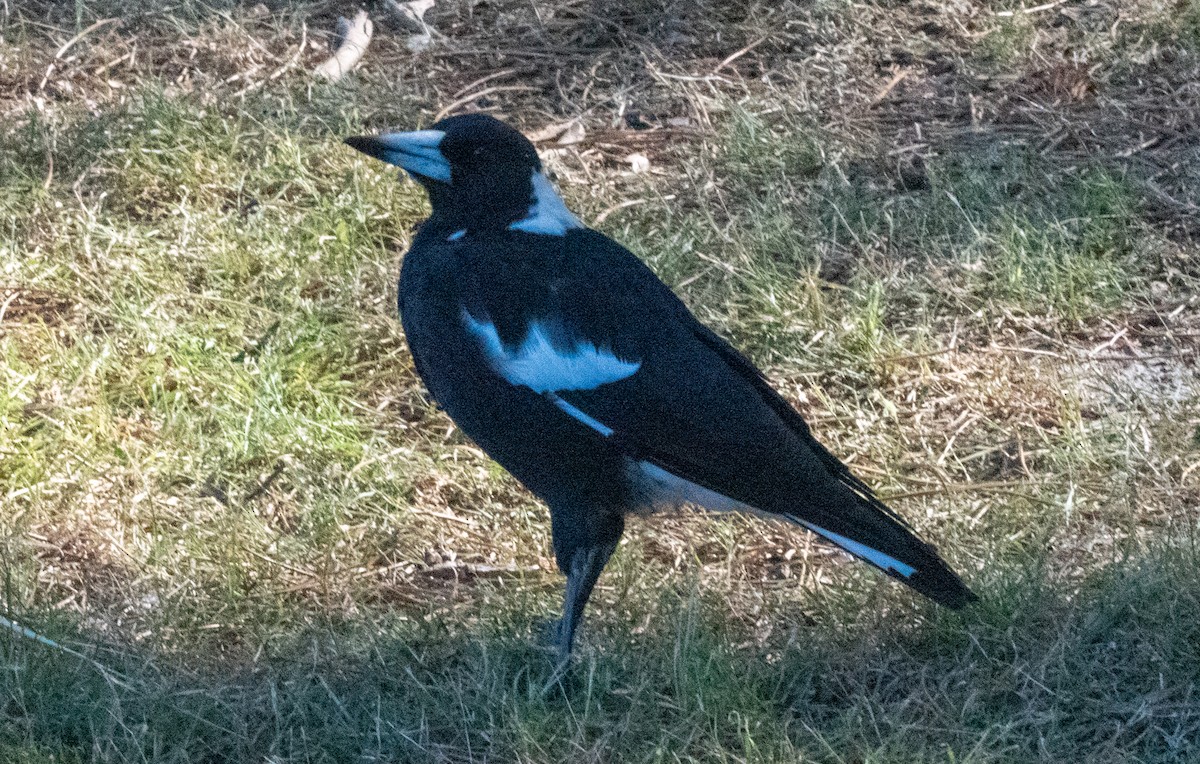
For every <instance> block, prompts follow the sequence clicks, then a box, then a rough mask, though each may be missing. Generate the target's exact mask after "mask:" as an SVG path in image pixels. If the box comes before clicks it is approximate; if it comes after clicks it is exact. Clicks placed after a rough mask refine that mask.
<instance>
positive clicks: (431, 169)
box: [346, 130, 450, 183]
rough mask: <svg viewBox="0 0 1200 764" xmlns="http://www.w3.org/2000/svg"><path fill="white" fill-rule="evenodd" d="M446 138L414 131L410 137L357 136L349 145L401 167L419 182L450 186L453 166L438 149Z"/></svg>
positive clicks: (441, 134) (407, 135) (394, 134)
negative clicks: (428, 179)
mask: <svg viewBox="0 0 1200 764" xmlns="http://www.w3.org/2000/svg"><path fill="white" fill-rule="evenodd" d="M445 137H446V134H445V133H444V132H442V131H441V130H414V131H412V132H410V133H387V134H386V135H355V136H351V137H350V138H347V139H346V143H347V144H348V145H350V146H352V147H354V148H356V149H358V150H359V151H361V152H362V153H364V154H367V155H368V156H373V157H375V158H376V159H381V160H383V161H384V162H387V163H388V164H394V165H396V166H397V167H402V168H404V169H405V170H407V171H408V172H409V173H411V174H412V175H415V176H419V178H418V180H419V179H420V178H432V179H433V180H440V181H442V182H443V183H449V182H450V163H449V162H448V161H446V157H444V156H443V155H442V152H441V150H440V149H439V148H438V146H439V145H440V144H441V142H442V139H443V138H445Z"/></svg>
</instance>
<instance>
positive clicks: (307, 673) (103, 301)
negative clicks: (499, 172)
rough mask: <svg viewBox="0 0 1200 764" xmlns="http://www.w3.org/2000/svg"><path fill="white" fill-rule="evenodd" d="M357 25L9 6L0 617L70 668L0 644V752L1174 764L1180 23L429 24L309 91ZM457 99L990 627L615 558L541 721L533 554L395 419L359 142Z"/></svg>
mask: <svg viewBox="0 0 1200 764" xmlns="http://www.w3.org/2000/svg"><path fill="white" fill-rule="evenodd" d="M351 10H352V9H351V7H350V6H343V5H340V4H336V3H316V2H314V3H300V4H296V5H256V6H252V7H246V6H237V7H234V6H228V7H226V6H209V5H203V4H197V3H191V2H188V1H186V0H185V2H182V3H180V4H178V5H175V6H172V7H170V8H169V9H163V8H161V7H159V6H157V5H156V4H151V3H142V4H108V3H106V2H104V1H103V0H96V1H95V2H77V3H75V4H73V5H68V4H59V3H49V2H47V3H37V2H27V3H11V2H10V3H8V4H0V212H2V214H0V380H2V381H0V496H3V506H4V510H3V512H2V513H0V545H2V546H0V561H2V564H0V570H2V572H3V583H4V611H3V616H4V618H6V619H8V620H11V621H15V622H17V623H19V624H24V625H25V626H27V627H31V628H33V629H35V630H36V632H37V634H39V635H41V636H42V637H44V638H49V639H50V640H51V644H47V643H45V642H44V641H38V640H37V639H34V638H31V637H30V635H29V634H28V633H17V632H13V634H12V635H11V636H9V637H0V656H3V660H2V661H0V759H3V760H6V761H17V762H44V761H113V762H125V761H155V762H158V761H163V762H167V761H171V762H200V761H208V762H213V761H271V762H284V761H359V762H361V761H412V760H429V761H475V760H499V761H510V760H516V761H564V760H571V761H575V760H589V761H590V760H595V761H609V760H622V761H624V760H644V761H676V760H679V761H682V760H703V761H710V760H711V761H751V760H753V761H760V760H761V761H775V760H779V761H795V760H816V761H830V762H835V761H843V762H844V761H862V762H868V761H870V762H901V761H935V760H946V761H955V762H961V761H971V762H1007V761H1014V762H1015V761H1076V760H1087V761H1113V762H1117V761H1122V762H1124V761H1147V762H1170V761H1188V760H1194V759H1195V757H1196V756H1197V755H1198V749H1197V747H1196V742H1195V741H1196V740H1197V739H1200V701H1198V700H1197V698H1196V691H1197V685H1198V684H1200V671H1198V670H1197V668H1196V667H1197V666H1198V665H1200V654H1198V653H1197V650H1198V647H1197V646H1198V645H1200V634H1198V633H1197V627H1196V624H1197V623H1200V600H1198V599H1197V595H1196V592H1197V591H1200V589H1198V587H1197V585H1198V584H1200V581H1197V571H1198V570H1200V560H1198V559H1197V553H1196V526H1197V523H1196V511H1195V507H1196V506H1197V503H1198V501H1200V455H1198V448H1200V398H1198V395H1200V379H1198V375H1197V371H1196V357H1197V353H1196V337H1197V335H1198V334H1200V300H1198V299H1197V297H1196V294H1197V291H1196V290H1197V286H1198V280H1200V268H1198V267H1197V251H1198V250H1197V244H1196V241H1195V236H1196V234H1197V230H1196V220H1198V219H1200V216H1197V215H1196V212H1197V204H1198V203H1200V196H1198V193H1197V188H1200V183H1198V182H1197V181H1198V180H1200V152H1198V151H1197V149H1196V147H1195V145H1194V144H1195V141H1194V140H1192V135H1193V133H1194V127H1193V126H1194V125H1195V124H1197V123H1200V90H1198V89H1197V88H1196V85H1195V83H1196V82H1197V81H1198V79H1200V78H1198V77H1197V75H1198V74H1200V6H1197V5H1196V3H1195V2H1185V3H1182V4H1177V5H1176V6H1172V7H1170V8H1167V7H1164V6H1162V4H1158V3H1151V2H1137V3H1115V2H1104V1H1102V2H1097V3H1092V2H1087V3H1085V2H1075V0H1069V1H1068V2H1061V3H1056V4H1047V7H1044V8H1042V7H1040V6H1039V7H1038V8H1029V9H1028V10H1025V9H1024V8H1023V7H1022V6H1021V5H1020V4H1017V3H1007V2H969V1H966V0H953V1H949V0H948V1H947V2H911V3H909V2H883V1H882V0H881V1H880V2H875V3H861V2H849V1H846V2H818V3H783V4H770V3H752V4H749V5H746V6H737V7H735V6H734V5H730V4H719V3H708V2H703V1H702V0H638V1H637V2H609V0H562V1H560V2H555V3H552V4H543V3H510V2H493V3H476V4H468V3H448V2H443V3H442V4H441V5H439V6H438V7H437V8H435V9H434V10H433V11H431V12H430V14H429V16H428V19H429V21H430V22H431V24H432V25H433V27H434V28H435V29H436V31H437V33H438V34H437V35H435V44H434V46H433V47H431V48H430V49H428V50H426V51H424V52H421V53H417V54H414V53H411V52H410V51H408V50H407V49H406V47H405V45H404V40H405V34H406V33H405V32H404V31H403V30H401V29H400V28H399V27H398V26H395V25H394V24H392V23H391V22H389V21H388V20H387V16H386V13H384V12H383V11H382V10H380V11H379V12H378V13H376V14H375V16H376V20H377V27H378V29H377V33H376V37H375V40H374V41H373V42H372V45H371V48H370V50H369V52H368V54H367V56H366V59H365V61H364V65H363V67H362V68H361V69H360V70H359V71H358V72H356V73H355V74H354V75H352V76H351V77H348V78H347V79H346V80H344V81H342V82H341V83H338V84H336V85H328V84H325V83H318V82H315V81H313V79H312V78H311V76H310V74H309V73H310V72H311V70H312V69H313V67H314V66H315V65H316V64H317V63H318V62H319V61H321V60H322V59H323V58H324V57H325V56H326V55H327V50H326V48H325V40H326V38H327V36H328V34H329V30H331V29H332V28H333V27H334V19H335V17H336V16H337V15H338V13H349V12H350V11H351ZM447 107H452V108H454V109H458V110H475V109H485V110H489V111H492V112H494V113H496V114H498V115H500V116H503V117H505V118H507V119H510V120H512V121H514V122H515V123H517V124H518V125H520V126H521V127H522V128H523V129H525V130H526V131H527V132H529V133H535V132H538V131H543V132H544V133H545V134H546V137H545V139H544V140H543V141H542V142H541V149H542V152H543V156H544V157H546V159H547V161H548V163H549V164H550V166H551V167H552V169H553V170H554V172H555V173H556V175H557V177H558V179H559V182H560V185H561V186H562V188H563V191H564V194H565V195H566V196H567V197H568V199H569V200H570V202H571V203H572V205H573V206H574V207H576V208H577V209H579V210H580V212H581V214H582V216H583V217H584V218H585V219H587V220H591V221H599V222H597V225H598V226H599V227H600V228H602V230H604V231H605V232H607V233H609V234H611V235H613V236H615V237H617V238H619V239H620V240H622V241H623V242H625V243H627V244H628V245H629V246H631V248H633V249H634V250H635V251H636V252H637V253H638V254H640V255H641V256H643V257H644V258H645V259H646V260H647V261H648V262H649V263H650V264H651V265H652V266H653V267H654V268H655V269H656V270H657V272H658V273H660V274H661V275H662V276H663V278H664V279H666V280H667V281H668V282H669V283H671V284H673V285H674V286H675V287H676V288H677V290H678V291H679V292H680V294H681V295H682V296H683V297H684V298H685V299H686V300H687V301H688V302H689V304H690V305H691V306H692V307H693V308H694V309H695V310H696V312H697V313H698V314H699V315H700V316H702V317H703V318H704V319H705V320H706V321H708V322H709V323H711V324H712V325H714V326H716V327H719V328H720V329H721V331H722V332H723V333H724V334H726V335H727V336H729V337H730V338H731V339H733V340H734V341H735V343H736V344H738V345H739V346H740V347H743V348H745V349H746V350H747V352H749V353H750V354H751V355H752V356H753V357H754V358H755V360H756V361H757V362H758V363H760V365H762V366H763V367H764V368H766V369H767V370H768V371H769V373H770V375H771V377H772V379H773V380H774V381H775V382H776V384H777V385H778V386H779V388H780V389H781V390H783V391H784V392H785V394H786V395H788V397H789V398H791V399H792V400H794V401H795V402H796V404H797V405H798V406H799V407H800V408H801V410H802V411H804V412H805V414H806V416H807V417H808V419H809V421H810V422H812V423H813V426H814V428H815V429H816V430H817V432H818V434H819V436H820V437H821V439H822V440H823V441H825V442H826V443H828V444H829V445H830V446H831V447H832V448H833V450H834V451H835V452H836V453H838V454H840V455H842V456H843V457H845V458H847V460H848V461H850V462H851V463H852V465H853V466H854V468H855V470H856V471H857V472H858V473H860V474H861V475H863V476H864V477H865V478H867V479H868V480H869V481H870V482H872V483H873V484H874V485H876V486H878V487H879V489H880V490H881V492H882V493H884V494H885V495H886V496H889V497H891V498H892V501H893V503H894V504H895V505H896V506H897V507H898V508H899V509H900V510H901V511H902V512H903V513H904V514H905V515H906V516H908V517H910V518H912V519H913V521H914V523H915V524H916V525H918V526H919V527H921V528H922V529H923V530H924V531H926V532H927V533H928V535H929V536H930V537H931V538H933V539H935V540H936V541H937V542H938V544H939V546H940V548H941V549H942V550H943V551H944V552H945V553H946V554H947V556H948V557H949V558H950V559H952V560H953V561H954V563H955V564H956V566H957V567H959V568H960V569H961V570H963V571H964V572H965V574H966V577H967V578H968V579H969V580H970V581H971V583H972V585H973V586H974V587H975V589H976V590H977V591H979V593H980V594H981V595H982V596H983V602H982V603H981V604H980V605H979V606H977V607H975V608H973V609H971V610H969V611H967V612H966V613H964V614H962V615H955V614H949V613H945V612H940V611H938V610H936V609H934V608H933V607H932V606H930V605H928V604H925V603H920V602H917V601H915V599H913V598H912V597H911V596H910V595H908V594H907V593H906V592H903V591H900V590H899V589H898V588H897V587H895V586H893V585H892V584H890V583H889V582H886V581H882V580H880V578H879V577H877V576H875V575H873V574H872V573H871V572H870V571H867V570H864V569H863V568H862V566H854V565H847V564H844V563H845V562H846V560H845V558H844V557H843V556H842V555H840V554H839V553H836V552H835V551H833V550H830V549H828V548H827V547H824V546H822V545H819V544H816V543H814V542H813V541H812V540H811V539H810V538H809V537H807V536H806V535H805V534H803V533H800V532H798V531H796V530H793V529H791V528H786V527H783V526H778V525H771V524H766V523H762V522H760V521H756V520H747V519H741V518H719V519H715V520H714V519H713V518H711V517H704V516H699V515H691V514H683V515H680V516H675V517H666V518H663V517H658V518H653V519H651V520H647V521H635V522H633V523H631V525H632V527H631V529H630V532H629V533H628V534H627V539H626V541H625V543H624V544H623V546H622V549H621V551H620V552H619V553H618V556H617V558H616V559H615V560H614V563H613V565H612V566H611V568H610V570H609V571H608V572H607V573H606V575H605V577H604V579H602V581H601V586H600V588H599V589H598V591H597V594H596V601H595V604H594V606H593V608H592V609H591V611H590V614H589V620H588V623H587V626H586V627H585V629H586V634H585V636H584V649H583V655H582V659H581V662H580V665H579V667H578V671H577V672H576V674H575V675H574V676H573V677H572V680H571V682H570V683H569V686H568V687H566V688H565V689H564V692H563V694H561V695H559V696H555V697H551V698H542V697H540V696H539V694H538V692H537V690H538V688H540V687H541V685H542V683H543V682H544V681H545V678H546V676H547V675H548V672H549V670H550V660H549V657H548V656H547V655H546V654H545V653H544V652H543V651H542V650H541V649H540V648H539V647H538V641H537V637H536V634H535V633H534V632H535V631H536V629H534V628H531V623H532V622H533V621H535V620H537V619H539V618H544V617H547V616H549V615H550V614H551V613H552V612H553V611H554V609H555V608H556V607H557V604H558V596H559V587H560V583H561V582H560V580H559V578H558V576H557V574H556V573H555V572H554V565H553V561H552V559H551V558H550V556H549V555H550V545H549V537H548V523H547V517H546V514H545V512H544V510H543V509H542V508H541V507H539V506H538V505H537V503H536V502H535V501H534V500H533V499H532V497H530V496H529V495H528V494H527V493H525V492H524V491H523V490H522V489H521V488H520V487H519V486H518V485H516V484H515V482H514V481H513V480H512V479H511V478H509V477H507V476H506V475H504V474H503V473H502V472H501V471H500V470H499V469H498V468H497V467H496V466H495V465H494V464H492V463H491V462H490V461H489V460H487V458H486V457H485V456H484V455H483V454H482V453H481V452H480V451H479V450H478V449H477V448H475V447H474V446H473V445H472V444H471V443H469V442H468V441H466V440H465V439H463V438H462V436H461V435H460V434H459V433H457V432H456V431H455V430H454V429H453V427H452V425H451V424H450V423H449V421H448V420H447V419H446V418H445V417H444V415H442V414H441V413H439V412H438V411H437V410H436V409H435V408H434V407H432V406H431V405H430V404H429V402H428V401H427V400H426V399H425V398H424V396H423V394H422V391H421V390H420V386H419V384H418V383H417V381H416V378H415V376H414V374H413V371H412V368H411V362H410V360H409V357H408V354H407V350H406V348H405V346H404V343H403V337H402V335H401V333H400V331H399V327H398V322H396V320H395V317H394V307H393V306H394V304H395V300H394V291H393V290H394V279H395V275H396V270H397V268H396V266H397V262H398V259H399V257H400V253H401V252H402V251H403V250H404V248H405V247H406V246H407V244H408V241H409V238H410V233H411V229H412V226H413V224H414V223H415V222H416V221H418V220H420V219H421V217H423V215H424V214H425V213H424V210H425V207H424V200H423V199H422V197H421V195H420V193H419V192H418V191H417V190H416V189H415V188H414V187H412V186H411V184H408V183H404V182H400V181H399V180H398V179H397V178H396V177H395V176H394V175H393V174H391V173H385V172H381V171H380V169H379V168H378V167H375V166H373V165H372V164H370V163H368V162H365V161H362V160H360V159H358V158H357V157H355V156H353V155H352V152H350V151H348V150H346V149H343V148H342V147H340V145H339V139H340V137H341V136H343V135H346V134H349V133H353V132H361V131H369V130H378V129H384V128H387V127H412V126H416V125H420V124H427V123H428V122H430V121H431V120H432V119H433V118H434V117H435V116H436V115H437V114H438V113H440V112H443V111H445V110H446V109H447ZM570 120H579V122H580V123H581V124H582V126H583V127H584V132H583V135H582V137H580V136H579V135H578V134H576V135H575V136H574V138H575V139H577V140H573V141H565V142H560V140H559V134H558V133H561V130H559V131H554V130H547V129H546V128H548V127H550V126H554V125H559V126H560V127H561V126H562V125H563V123H565V122H567V121H570ZM631 155H640V156H641V157H644V158H645V160H648V166H647V165H646V164H644V163H643V162H642V160H640V159H639V160H633V159H631ZM64 648H65V649H64ZM81 655H82V656H83V657H81Z"/></svg>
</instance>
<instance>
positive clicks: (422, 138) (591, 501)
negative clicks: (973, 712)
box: [346, 114, 975, 659]
mask: <svg viewBox="0 0 1200 764" xmlns="http://www.w3.org/2000/svg"><path fill="white" fill-rule="evenodd" d="M346 143H348V144H349V145H350V146H353V147H354V148H356V149H358V150H359V151H362V152H363V153H366V154H368V155H370V156H372V157H375V158H377V159H381V160H383V161H384V162H388V163H389V164H393V165H397V166H399V167H402V168H403V169H404V170H406V171H407V172H408V173H409V175H411V176H412V177H413V178H414V179H415V180H416V181H417V182H418V183H420V184H421V185H422V186H424V188H425V190H426V192H428V194H429V200H430V203H431V204H432V207H433V214H432V215H431V216H430V218H429V220H428V221H426V223H425V224H424V225H423V226H422V227H421V229H420V232H419V233H418V234H417V236H416V238H415V240H414V241H413V243H412V248H411V249H409V251H408V253H407V254H406V255H405V257H404V263H403V266H402V268H401V273H400V291H399V295H400V315H401V320H402V322H403V324H404V332H405V334H406V335H407V338H408V344H409V347H410V348H411V350H412V355H413V361H414V363H415V365H416V369H417V373H418V374H419V375H420V377H421V379H422V380H423V381H424V383H425V385H426V386H427V388H428V389H429V392H430V394H431V395H432V396H433V398H434V399H435V400H436V401H437V403H438V404H439V405H440V406H441V407H442V408H443V409H445V411H446V412H447V413H448V414H449V415H450V417H451V418H452V419H453V420H454V421H455V422H456V423H457V424H458V426H459V427H460V428H461V429H462V430H463V432H465V433H466V434H467V435H468V436H470V437H471V438H472V439H474V440H475V441H476V442H477V443H478V444H479V445H480V446H482V447H483V449H484V450H485V451H486V452H487V453H488V454H489V455H491V457H492V458H494V459H495V460H496V461H497V462H499V463H500V464H501V465H502V466H503V467H504V468H505V469H507V470H508V471H509V472H511V473H512V474H513V475H515V476H516V478H517V479H518V480H520V481H521V482H522V483H523V484H525V486H526V487H528V488H529V490H531V491H532V492H533V493H534V494H536V495H537V496H538V497H540V498H541V499H542V500H543V501H545V502H546V504H547V505H549V507H550V515H551V521H552V535H553V542H554V555H555V558H556V560H557V561H558V566H559V568H560V569H561V570H562V571H563V573H565V574H566V576H567V589H566V601H565V603H564V608H563V617H562V620H561V621H560V622H559V625H558V632H557V642H558V647H559V649H560V651H561V653H562V655H563V657H564V659H565V658H566V657H567V656H568V655H569V654H570V651H571V646H572V644H573V641H574V636H575V630H576V627H577V626H578V625H579V621H580V618H581V616H582V613H583V609H584V606H585V605H586V604H587V601H588V597H589V596H590V595H591V593H592V587H593V586H594V585H595V584H596V579H597V577H598V576H599V575H600V571H601V570H602V569H603V568H604V566H605V564H606V563H607V562H608V559H609V557H610V556H611V555H612V553H613V550H614V549H616V546H617V541H618V540H619V539H620V538H621V533H622V531H623V530H624V528H625V516H626V515H627V514H630V513H636V512H642V511H646V510H651V509H655V508H660V507H664V506H672V505H680V504H685V503H691V504H696V505H699V506H701V507H705V508H708V509H712V510H721V511H724V510H740V511H746V512H753V513H756V514H759V515H765V516H767V517H772V518H779V519H782V520H787V521H790V522H792V523H795V524H797V525H800V526H802V527H804V528H807V529H808V530H809V531H812V532H813V533H815V534H817V535H818V536H821V537H822V538H824V539H825V540H827V541H829V542H832V543H833V544H836V545H837V546H839V547H841V548H842V549H844V550H846V551H847V552H849V553H851V554H852V555H855V556H856V557H859V558H861V559H863V560H865V561H866V562H868V563H870V564H871V565H874V566H875V567H877V568H879V569H880V570H882V571H883V572H884V573H886V574H887V575H889V576H891V577H892V578H895V579H898V580H900V581H902V582H903V583H905V584H908V585H909V586H911V587H912V588H914V589H916V590H917V591H918V592H920V593H922V594H924V595H926V596H928V597H930V598H931V599H933V600H935V601H936V602H939V603H941V604H943V605H946V606H948V607H951V608H961V607H963V606H964V605H966V604H967V603H968V602H970V601H972V600H973V599H975V595H973V594H972V593H971V591H970V590H969V589H968V588H967V587H966V586H965V585H964V584H963V582H962V581H961V580H960V579H959V577H958V576H957V575H955V573H954V572H953V571H952V570H950V568H949V567H948V566H947V565H946V563H945V562H943V561H942V559H941V558H940V557H939V556H938V554H937V552H936V551H935V550H934V548H933V547H932V546H930V545H929V544H927V543H925V542H924V541H922V540H921V539H920V538H918V537H917V535H916V534H915V533H914V532H913V530H912V529H911V528H910V527H909V526H908V525H907V524H906V523H905V522H904V521H903V520H902V519H901V518H900V517H899V516H898V515H897V514H896V513H895V512H893V511H892V510H891V509H889V508H888V507H887V506H886V505H884V503H883V502H881V501H880V500H879V499H878V498H876V496H875V494H874V493H872V491H871V489H870V488H868V487H867V485H866V484H864V483H863V482H862V481H861V480H859V479H858V478H857V477H855V476H854V475H852V474H851V473H850V471H849V469H847V467H846V466H845V465H844V464H842V463H841V462H840V461H838V459H837V458H836V457H835V456H833V455H832V454H831V453H829V451H827V450H825V448H824V447H823V446H822V445H821V444H820V443H818V442H817V441H816V440H815V439H814V438H813V436H812V433H811V432H810V431H809V428H808V425H807V424H805V422H804V420H803V419H802V418H801V417H800V415H799V414H798V413H797V412H796V411H795V410H794V409H793V408H792V407H791V406H790V405H789V404H788V402H787V401H786V400H784V399H783V398H782V397H781V396H780V395H779V394H778V393H776V392H775V391H774V390H773V389H772V388H771V386H770V384H769V383H768V382H767V380H766V379H765V378H764V376H763V375H762V373H761V372H760V371H759V370H758V369H757V368H755V367H754V365H753V364H752V363H751V362H750V361H749V360H747V359H746V357H745V356H743V355H742V354H741V353H739V352H738V351H737V350H735V349H734V348H733V347H732V346H731V345H730V344H729V343H728V342H726V341H725V340H723V339H721V337H719V336H717V335H716V334H715V333H714V332H713V331H711V330H710V329H709V328H708V327H706V326H704V325H703V324H702V323H700V322H699V321H698V320H697V319H696V318H695V317H694V316H693V315H692V314H691V312H689V311H688V309H687V307H686V306H685V305H684V304H683V302H681V301H680V299H679V298H678V297H676V296H675V294H674V293H673V292H672V291H671V290H670V288H668V287H667V286H666V285H665V284H663V282H662V281H660V280H659V279H658V278H657V277H656V276H655V275H654V273H653V272H652V271H651V270H650V269H649V268H648V267H647V266H646V265H645V264H643V263H642V262H641V261H640V260H639V259H638V258H637V257H635V256H634V255H633V254H632V253H630V252H629V251H628V250H626V249H625V248H624V247H622V246H621V245H620V244H617V243H616V242H614V241H613V240H612V239H609V238H608V237H606V236H604V235H602V234H600V233H597V232H596V231H593V230H591V229H590V228H588V227H587V226H585V225H583V223H581V222H580V221H579V219H578V218H576V217H575V216H574V215H573V214H571V212H570V210H568V209H567V207H566V205H565V204H564V203H563V201H562V199H561V198H559V196H558V194H557V193H556V192H555V190H554V187H553V185H552V184H551V182H550V181H549V180H548V179H547V177H546V175H545V174H544V173H543V171H542V164H541V162H540V160H539V159H538V155H537V151H536V150H535V149H534V147H533V144H531V143H530V142H529V141H528V140H527V139H526V138H525V137H524V136H523V135H521V134H520V133H519V132H517V131H516V130H514V129H513V128H511V127H509V126H508V125H506V124H504V123H503V122H501V121H499V120H497V119H494V118H492V117H490V116H485V115H480V114H470V115H463V116H456V117H450V118H448V119H444V120H442V121H440V122H438V123H437V124H435V125H433V126H432V127H431V128H430V129H428V130H417V131H415V132H404V133H391V134H387V135H379V136H373V137H353V138H348V139H346Z"/></svg>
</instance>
